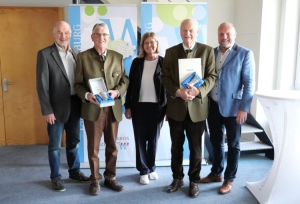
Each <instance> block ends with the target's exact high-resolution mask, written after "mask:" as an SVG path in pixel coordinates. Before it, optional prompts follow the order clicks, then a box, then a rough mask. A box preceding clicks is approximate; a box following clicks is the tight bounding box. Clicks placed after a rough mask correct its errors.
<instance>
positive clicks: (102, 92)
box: [89, 77, 115, 108]
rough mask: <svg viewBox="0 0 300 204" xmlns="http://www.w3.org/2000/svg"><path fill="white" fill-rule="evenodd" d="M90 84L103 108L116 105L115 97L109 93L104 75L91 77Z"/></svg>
mask: <svg viewBox="0 0 300 204" xmlns="http://www.w3.org/2000/svg"><path fill="white" fill-rule="evenodd" d="M89 86H90V89H91V91H92V93H93V94H94V95H95V97H96V101H97V103H98V104H99V106H100V107H101V108H102V107H106V106H113V105H115V101H114V99H112V97H111V96H110V95H109V93H107V89H106V86H105V83H104V79H103V78H102V77H100V78H94V79H89Z"/></svg>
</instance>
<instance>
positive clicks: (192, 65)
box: [178, 58, 202, 88]
mask: <svg viewBox="0 0 300 204" xmlns="http://www.w3.org/2000/svg"><path fill="white" fill-rule="evenodd" d="M178 68H179V70H178V71H179V83H180V88H184V87H183V86H182V85H181V83H182V82H183V81H184V80H185V79H186V78H188V77H189V76H190V75H191V74H192V73H193V72H196V73H197V74H198V76H199V77H200V78H202V68H201V58H188V59H178Z"/></svg>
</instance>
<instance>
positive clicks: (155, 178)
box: [149, 171, 158, 180]
mask: <svg viewBox="0 0 300 204" xmlns="http://www.w3.org/2000/svg"><path fill="white" fill-rule="evenodd" d="M149 178H150V179H151V180H157V179H158V174H157V173H156V172H155V171H153V172H151V173H150V174H149Z"/></svg>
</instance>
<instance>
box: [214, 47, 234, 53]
mask: <svg viewBox="0 0 300 204" xmlns="http://www.w3.org/2000/svg"><path fill="white" fill-rule="evenodd" d="M232 46H233V45H232ZM232 46H231V47H230V48H228V49H227V50H226V52H230V51H231V50H232ZM217 51H218V52H222V51H221V48H220V46H218V48H217ZM226 52H224V53H226ZM222 53H223V52H222Z"/></svg>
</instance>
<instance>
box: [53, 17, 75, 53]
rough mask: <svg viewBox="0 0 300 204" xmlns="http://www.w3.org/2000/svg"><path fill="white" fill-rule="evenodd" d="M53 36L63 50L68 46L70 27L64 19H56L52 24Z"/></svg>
mask: <svg viewBox="0 0 300 204" xmlns="http://www.w3.org/2000/svg"><path fill="white" fill-rule="evenodd" d="M52 33H53V37H54V38H55V42H56V43H57V44H58V45H59V46H60V47H61V48H62V49H64V50H67V49H68V48H69V43H70V37H71V28H70V25H69V24H68V23H67V22H65V21H58V22H56V23H55V24H54V25H53V30H52Z"/></svg>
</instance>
